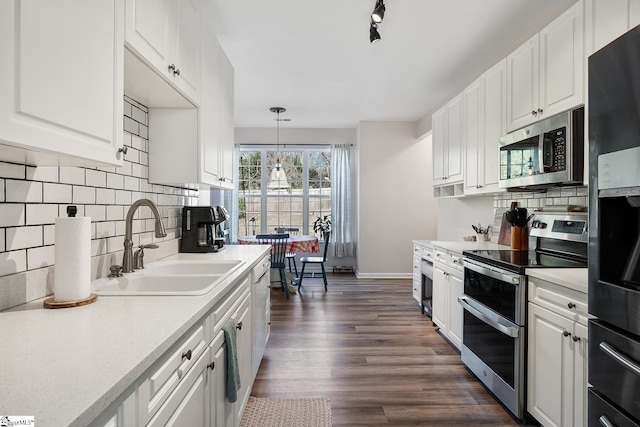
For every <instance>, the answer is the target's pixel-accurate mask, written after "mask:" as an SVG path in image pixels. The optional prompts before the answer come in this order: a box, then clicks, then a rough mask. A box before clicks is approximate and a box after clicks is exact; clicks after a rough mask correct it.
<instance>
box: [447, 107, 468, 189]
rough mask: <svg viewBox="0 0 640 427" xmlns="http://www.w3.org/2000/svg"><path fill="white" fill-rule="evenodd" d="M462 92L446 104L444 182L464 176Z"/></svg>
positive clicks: (453, 180) (452, 181)
mask: <svg viewBox="0 0 640 427" xmlns="http://www.w3.org/2000/svg"><path fill="white" fill-rule="evenodd" d="M462 99H463V98H462V94H460V95H458V96H457V97H455V98H453V99H452V100H451V101H450V102H449V103H448V104H447V129H448V130H447V142H446V147H447V148H446V150H447V163H446V171H445V177H446V181H445V182H446V183H447V184H454V183H458V182H462V179H463V177H464V173H463V172H464V169H463V166H464V164H463V162H464V153H463V149H464V143H463V140H462V124H463V122H462V118H463V102H462Z"/></svg>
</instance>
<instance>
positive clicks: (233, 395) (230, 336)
mask: <svg viewBox="0 0 640 427" xmlns="http://www.w3.org/2000/svg"><path fill="white" fill-rule="evenodd" d="M222 330H223V331H224V341H225V343H226V344H227V356H226V357H227V385H226V388H227V399H228V400H229V402H231V403H233V402H235V401H236V400H238V390H240V370H239V369H238V351H237V347H236V322H235V320H233V319H229V320H227V321H226V322H225V323H224V325H223V326H222Z"/></svg>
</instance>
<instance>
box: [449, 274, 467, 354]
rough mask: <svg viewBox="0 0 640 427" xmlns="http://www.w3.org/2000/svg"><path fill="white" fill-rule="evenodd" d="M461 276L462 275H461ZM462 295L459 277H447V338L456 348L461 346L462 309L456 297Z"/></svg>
mask: <svg viewBox="0 0 640 427" xmlns="http://www.w3.org/2000/svg"><path fill="white" fill-rule="evenodd" d="M461 274H462V273H461ZM463 293H464V285H463V282H462V278H461V277H457V276H454V275H453V274H451V275H449V331H448V332H449V333H448V337H449V339H450V340H451V342H452V343H453V344H455V345H456V347H458V348H460V347H461V346H462V316H463V308H462V306H461V305H460V303H459V302H458V297H460V296H462V294H463Z"/></svg>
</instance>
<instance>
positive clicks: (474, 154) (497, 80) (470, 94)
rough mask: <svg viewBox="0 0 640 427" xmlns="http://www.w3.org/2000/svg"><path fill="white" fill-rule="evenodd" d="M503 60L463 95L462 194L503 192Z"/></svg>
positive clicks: (504, 93) (504, 77)
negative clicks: (501, 168)
mask: <svg viewBox="0 0 640 427" xmlns="http://www.w3.org/2000/svg"><path fill="white" fill-rule="evenodd" d="M506 81H507V80H506V60H502V61H500V62H499V63H498V64H496V65H495V66H493V67H492V68H491V69H490V70H488V71H487V72H485V73H484V74H483V75H482V76H481V77H480V78H479V79H478V80H476V81H475V82H474V83H472V84H471V85H470V86H469V87H467V89H465V91H464V129H465V132H464V137H465V144H464V145H465V152H466V160H465V163H464V164H465V172H464V179H465V188H464V194H465V195H467V194H485V193H495V192H501V191H504V190H503V189H500V188H498V181H499V178H500V176H499V173H500V167H499V166H500V150H499V138H500V137H501V136H503V135H504V134H505V133H506V99H507V98H506V87H507V84H506Z"/></svg>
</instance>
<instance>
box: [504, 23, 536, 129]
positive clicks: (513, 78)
mask: <svg viewBox="0 0 640 427" xmlns="http://www.w3.org/2000/svg"><path fill="white" fill-rule="evenodd" d="M539 47H540V43H539V38H538V35H537V34H536V35H535V36H533V37H532V38H531V39H529V40H528V41H527V42H525V43H524V44H523V45H522V46H520V47H519V48H518V49H516V50H514V51H513V52H512V53H511V54H510V55H509V56H507V130H508V131H512V130H515V129H518V128H521V127H523V126H526V125H528V124H530V123H533V122H535V121H536V120H537V116H538V108H539V107H538V106H539V101H538V81H539V69H538V64H539V62H540V61H539V59H540V57H539V55H540V49H539Z"/></svg>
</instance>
